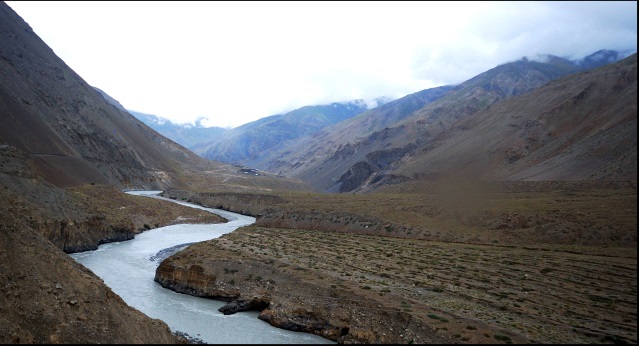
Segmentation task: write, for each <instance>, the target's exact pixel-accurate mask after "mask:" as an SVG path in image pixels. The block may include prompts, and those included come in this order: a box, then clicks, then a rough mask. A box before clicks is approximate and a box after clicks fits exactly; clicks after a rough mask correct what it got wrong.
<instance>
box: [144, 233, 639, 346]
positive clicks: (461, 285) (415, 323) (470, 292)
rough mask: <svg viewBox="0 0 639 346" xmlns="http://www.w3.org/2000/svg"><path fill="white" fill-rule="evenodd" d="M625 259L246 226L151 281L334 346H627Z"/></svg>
mask: <svg viewBox="0 0 639 346" xmlns="http://www.w3.org/2000/svg"><path fill="white" fill-rule="evenodd" d="M309 249H312V251H308V250H309ZM630 252H631V251H630V250H629V251H627V252H626V253H624V252H619V253H616V254H615V255H614V256H592V255H588V254H579V253H571V252H568V251H560V250H557V249H555V250H552V249H543V248H524V247H512V246H511V247H505V246H486V245H470V244H452V243H439V242H424V241H415V240H407V239H397V238H382V237H377V236H364V235H353V234H343V233H335V232H320V231H302V230H285V229H273V228H263V227H258V226H251V227H244V228H241V229H238V230H236V231H234V232H233V233H232V234H227V235H225V236H223V237H221V238H219V239H214V240H211V241H206V242H203V243H199V244H194V245H192V246H191V247H189V248H187V249H186V250H183V251H181V252H179V253H177V254H175V255H173V256H171V257H169V258H168V259H166V260H165V261H163V262H162V263H161V265H160V267H158V269H157V271H156V276H155V280H156V281H158V282H160V283H161V284H162V285H163V286H164V287H167V288H171V289H173V290H175V291H177V292H182V293H187V294H191V295H196V296H202V297H209V298H213V299H220V300H224V301H229V302H232V304H230V307H231V308H237V307H239V308H240V309H242V308H253V309H258V310H261V313H260V315H259V316H260V318H261V319H263V320H265V321H268V322H269V323H271V324H273V325H275V326H278V327H280V328H286V329H290V330H298V331H305V332H309V333H315V334H317V335H321V336H324V337H326V338H329V339H331V340H334V341H337V342H339V343H409V342H414V343H511V342H512V343H531V342H532V343H550V344H552V343H593V342H594V343H602V342H603V343H605V342H608V341H617V342H628V343H633V342H635V341H636V325H634V324H633V323H634V321H635V319H636V294H635V292H636V291H635V290H636V257H634V258H633V257H632V254H630ZM611 267H612V268H615V270H614V271H610V270H609V268H611Z"/></svg>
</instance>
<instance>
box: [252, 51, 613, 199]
mask: <svg viewBox="0 0 639 346" xmlns="http://www.w3.org/2000/svg"><path fill="white" fill-rule="evenodd" d="M593 56H598V57H600V58H598V59H594V58H590V57H587V58H585V59H584V60H582V61H570V60H567V59H563V58H559V57H555V56H546V57H545V61H544V62H540V61H533V60H529V59H526V58H523V59H521V60H518V61H515V62H512V63H507V64H503V65H500V66H497V67H495V68H493V69H491V70H489V71H486V72H484V73H482V74H480V75H478V76H476V77H474V78H472V79H470V80H468V81H466V82H464V83H462V84H460V85H458V86H456V87H454V88H452V89H451V90H449V91H447V92H446V94H445V95H444V96H442V97H441V98H438V99H435V100H433V101H432V102H428V103H426V104H424V105H423V106H421V107H419V108H417V109H414V110H409V114H406V115H405V116H403V117H401V119H397V121H396V122H394V123H387V124H386V127H383V128H376V129H375V131H374V132H371V131H370V130H369V128H367V127H362V126H361V125H360V124H362V123H366V121H363V120H364V119H366V120H367V121H368V122H374V121H375V119H376V118H378V117H379V115H378V114H375V113H373V112H368V113H365V114H362V115H361V116H360V117H358V118H361V119H359V121H360V123H359V124H353V125H352V126H351V123H347V122H344V123H340V124H337V125H334V126H332V127H328V128H326V129H324V130H323V131H321V132H320V133H318V134H316V135H315V136H313V137H312V138H309V139H306V140H303V141H300V142H297V143H295V145H293V146H290V147H287V148H286V149H285V150H282V151H280V152H279V153H278V156H277V157H271V160H270V163H269V164H268V165H266V166H265V167H263V168H264V169H266V170H270V171H273V172H278V173H280V174H285V175H291V176H295V177H298V178H300V179H303V180H305V181H307V182H308V183H310V184H312V185H313V186H314V187H315V188H317V189H318V190H321V191H327V192H348V191H357V190H359V189H362V188H364V187H365V186H366V185H368V184H371V183H379V182H380V181H382V180H383V182H384V184H387V183H397V182H401V181H406V180H411V179H413V178H414V177H413V176H407V175H405V174H396V173H393V172H394V171H395V170H398V171H399V167H400V166H401V165H402V164H403V162H404V161H402V159H403V158H406V160H408V157H414V156H415V154H414V153H417V152H420V151H423V150H424V148H428V147H429V146H431V145H433V143H432V141H434V140H435V138H437V137H438V136H445V135H446V133H447V131H449V130H451V129H452V128H457V127H456V126H457V124H458V123H460V122H461V121H462V120H463V119H466V118H473V117H474V116H475V114H476V113H477V112H479V111H483V110H486V111H491V108H492V105H496V104H498V103H499V102H500V101H503V100H506V99H509V98H512V97H515V96H518V95H522V94H525V93H528V92H530V91H531V90H534V89H537V88H539V87H542V86H544V85H546V84H547V83H548V82H549V81H551V80H554V79H557V78H559V77H562V76H566V75H569V74H572V73H576V72H578V71H583V70H584V69H586V68H587V67H588V68H589V67H592V66H595V62H596V61H598V62H599V64H600V65H603V64H605V63H607V62H608V61H609V60H610V59H615V58H617V57H618V56H619V55H618V54H617V53H614V52H610V51H600V52H597V53H595V54H593ZM602 57H606V58H602ZM584 62H586V63H584ZM413 96H414V95H409V96H407V97H405V98H402V99H399V100H396V101H394V102H392V103H389V104H388V105H386V106H388V107H389V108H390V107H401V106H403V105H405V103H406V102H408V101H409V100H410V98H411V97H413ZM448 155H450V157H455V156H456V155H457V154H456V152H455V150H452V149H451V151H449V152H448ZM424 165H429V163H428V162H425V163H424ZM429 167H431V170H435V171H437V168H435V167H437V166H435V165H430V166H429ZM260 168H262V167H260ZM414 173H417V174H418V176H423V174H422V173H423V172H414ZM440 173H441V172H440ZM419 174H422V175H419ZM511 178H513V179H514V178H515V177H514V176H513V177H511Z"/></svg>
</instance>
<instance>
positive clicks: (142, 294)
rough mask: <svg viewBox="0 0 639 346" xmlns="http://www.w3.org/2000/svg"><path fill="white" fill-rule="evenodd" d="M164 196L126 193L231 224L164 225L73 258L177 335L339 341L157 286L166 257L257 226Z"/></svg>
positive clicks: (221, 340)
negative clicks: (195, 210) (226, 312)
mask: <svg viewBox="0 0 639 346" xmlns="http://www.w3.org/2000/svg"><path fill="white" fill-rule="evenodd" d="M160 192H161V191H129V192H127V193H130V194H135V195H142V196H148V197H153V198H160V199H165V200H168V201H171V202H174V203H178V204H182V205H185V206H189V207H193V208H198V209H202V210H206V211H209V212H212V213H215V214H218V215H220V216H222V217H224V218H226V219H227V220H229V222H227V223H222V224H204V225H202V224H200V225H197V224H181V225H172V226H166V227H160V228H156V229H152V230H148V231H145V232H142V233H141V234H138V235H136V236H135V238H134V239H132V240H128V241H123V242H115V243H108V244H102V245H100V246H99V247H98V249H97V250H95V251H86V252H80V253H75V254H71V255H70V256H71V257H72V258H74V259H75V260H76V261H78V262H79V263H81V264H82V265H84V266H85V267H87V268H89V269H90V270H92V271H93V272H94V273H95V274H96V275H97V276H99V277H100V278H101V279H102V280H104V283H105V284H106V285H107V286H109V287H110V288H111V289H112V290H113V292H115V293H116V294H118V295H119V296H120V297H122V299H123V300H124V301H125V302H126V303H127V304H129V305H130V306H132V307H134V308H136V309H138V310H140V311H141V312H143V313H144V314H146V315H147V316H149V317H152V318H157V319H160V320H162V321H164V322H166V323H167V324H168V325H169V327H170V328H171V330H172V331H174V332H175V331H180V332H185V333H187V334H189V335H190V336H191V337H196V338H199V339H201V340H202V341H204V342H206V343H215V344H229V343H233V344H262V343H269V344H320V343H321V344H326V343H334V342H332V341H330V340H328V339H325V338H322V337H320V336H317V335H312V334H307V333H300V332H292V331H287V330H283V329H279V328H275V327H273V326H271V325H270V324H268V323H267V322H265V321H262V320H260V319H258V318H257V316H258V314H259V313H258V312H255V311H250V312H240V313H236V314H233V315H224V314H222V313H221V312H219V311H218V308H220V307H221V306H223V305H224V304H225V303H224V302H222V301H217V300H212V299H206V298H200V297H193V296H190V295H186V294H182V293H176V292H173V291H171V290H169V289H166V288H163V287H162V286H161V285H160V284H158V283H157V282H155V281H154V280H153V279H154V277H155V270H156V268H157V267H158V265H159V264H160V262H161V260H162V259H163V258H165V257H166V256H167V255H169V254H171V253H173V252H175V251H176V250H177V251H179V250H180V249H183V248H184V246H186V245H188V244H189V243H194V242H201V241H205V240H209V239H214V238H217V237H220V236H222V235H224V234H226V233H229V232H232V231H233V230H235V229H236V228H238V227H242V226H246V225H250V224H252V223H254V222H255V218H253V217H250V216H245V215H240V214H236V213H231V212H228V211H224V210H219V209H211V208H204V207H201V206H198V205H195V204H191V203H186V202H182V201H175V200H172V199H168V198H164V197H161V196H158V194H159V193H160ZM181 245H184V246H181ZM171 248H173V249H171Z"/></svg>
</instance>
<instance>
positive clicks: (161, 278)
mask: <svg viewBox="0 0 639 346" xmlns="http://www.w3.org/2000/svg"><path fill="white" fill-rule="evenodd" d="M251 229H252V228H242V229H238V230H236V231H234V232H233V233H231V234H228V235H225V236H223V237H222V238H218V239H214V240H211V241H207V242H203V243H199V244H194V245H191V246H190V247H189V248H187V249H185V250H183V251H181V252H179V253H177V254H175V255H173V256H171V257H169V258H167V259H166V260H164V261H163V262H162V263H161V264H160V266H159V267H158V269H157V270H156V275H155V281H157V282H159V283H160V284H161V285H162V286H163V287H166V288H169V289H172V290H174V291H176V292H180V293H185V294H190V295H194V296H198V297H206V298H211V299H218V300H223V301H227V302H228V304H227V305H226V306H224V307H222V308H220V311H221V312H223V313H224V314H231V313H235V312H239V311H246V310H258V311H260V314H259V318H260V319H262V320H264V321H267V322H269V323H270V324H271V325H273V326H276V327H279V328H283V329H287V330H293V331H300V332H307V333H312V334H316V335H320V336H322V337H325V338H327V339H330V340H333V341H336V342H338V343H454V342H456V340H455V338H454V337H453V336H452V335H453V334H454V333H453V331H455V330H463V329H464V328H465V327H466V326H467V325H468V321H467V320H465V319H459V318H458V319H456V320H453V319H450V320H449V321H448V320H447V321H446V322H447V323H446V327H445V326H442V325H441V324H440V322H441V321H436V322H437V323H433V322H431V321H429V320H430V318H429V317H428V316H427V315H426V314H425V313H423V312H426V311H433V310H432V309H420V313H417V314H415V313H412V312H411V311H408V310H407V309H402V307H401V304H402V302H403V301H404V300H403V298H402V297H400V296H395V295H393V294H390V293H381V294H380V292H379V291H377V290H371V289H370V288H371V287H366V286H364V287H362V286H361V285H359V284H358V283H357V282H356V281H351V280H341V279H337V280H336V274H337V273H331V272H330V270H329V271H326V270H318V269H319V268H315V267H314V265H313V264H311V265H300V264H299V263H291V262H290V261H287V260H285V259H277V258H276V257H273V256H262V254H261V253H256V252H253V251H250V250H245V249H244V250H245V251H242V250H239V249H237V248H238V247H239V248H241V244H242V243H241V239H246V238H247V237H251ZM236 246H237V247H236ZM320 258H321V257H318V263H321V262H322V260H321V259H320ZM353 264H355V263H353ZM325 269H326V268H325ZM404 303H405V302H404ZM441 314H442V313H441V312H437V316H442V315H441ZM442 319H444V317H442ZM472 324H473V326H478V327H479V328H477V327H473V328H474V330H467V331H466V333H465V335H466V337H467V338H468V340H482V341H484V342H485V336H483V334H482V333H485V332H486V330H490V331H491V332H493V333H494V332H495V328H490V327H487V326H486V325H485V324H483V323H481V322H479V323H477V322H472ZM449 330H450V331H449ZM480 331H481V332H482V333H480ZM491 337H492V333H491ZM471 338H472V339H471ZM511 339H512V340H518V341H524V340H525V338H522V337H518V336H517V335H513V336H511V337H509V340H511Z"/></svg>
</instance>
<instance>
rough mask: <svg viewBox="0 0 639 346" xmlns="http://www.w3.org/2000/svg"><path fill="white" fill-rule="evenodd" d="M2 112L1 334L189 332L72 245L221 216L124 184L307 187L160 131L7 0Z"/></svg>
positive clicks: (25, 338) (19, 337) (73, 337)
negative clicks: (131, 297)
mask: <svg viewBox="0 0 639 346" xmlns="http://www.w3.org/2000/svg"><path fill="white" fill-rule="evenodd" d="M111 102H113V101H111ZM115 102H117V101H115ZM0 122H2V126H0V281H1V282H2V287H0V296H2V299H0V310H1V311H2V314H1V315H2V317H0V342H2V343H125V344H126V343H176V342H180V341H181V340H182V339H179V338H177V337H175V336H174V335H173V334H172V333H171V331H170V330H169V328H168V326H167V325H166V324H165V323H164V322H162V321H159V320H154V319H151V318H149V317H148V316H146V315H144V314H142V313H140V312H139V311H137V310H135V309H133V308H131V307H129V306H128V305H127V304H126V303H125V302H124V301H123V300H122V299H120V297H118V296H117V295H116V294H114V293H113V292H112V291H111V290H110V289H109V288H108V287H107V286H106V285H104V283H103V282H102V280H100V279H99V278H98V277H97V276H95V275H94V274H93V273H91V272H90V271H88V270H86V269H84V268H83V267H82V266H80V265H78V264H77V263H76V262H75V261H74V260H73V259H71V258H70V257H69V256H67V255H66V254H65V252H76V251H84V250H89V249H95V248H97V246H98V244H101V243H105V242H112V241H121V240H127V239H132V238H133V237H134V236H135V234H137V233H140V232H142V231H144V230H146V229H149V228H154V227H159V226H164V225H168V224H173V223H177V222H184V221H180V220H184V219H189V220H190V221H191V222H196V223H197V222H221V221H222V219H221V218H219V217H217V216H214V215H212V214H210V213H205V212H198V211H196V212H194V210H195V209H192V208H186V207H184V208H183V207H181V206H176V205H175V204H173V203H170V202H165V201H148V199H146V198H141V197H138V196H130V195H127V194H125V193H123V192H122V189H123V188H135V189H164V188H167V187H174V188H175V187H180V186H186V185H188V186H190V187H191V188H195V189H197V188H198V187H202V186H211V185H215V184H220V183H221V182H225V188H227V189H229V190H231V191H246V190H255V189H261V190H268V189H271V188H281V187H287V188H291V187H293V188H295V187H301V188H303V184H301V183H300V182H299V181H295V180H291V179H285V178H283V177H276V176H274V175H267V174H258V175H252V176H250V177H249V176H247V175H246V174H244V173H243V172H241V171H240V170H239V168H238V167H234V166H232V165H228V164H222V163H219V162H214V161H209V160H206V159H204V158H201V157H199V156H197V155H196V154H194V153H192V152H190V151H189V150H187V149H186V148H184V147H182V146H180V145H178V144H177V143H175V142H173V141H171V140H169V139H167V138H165V137H164V136H162V135H160V134H158V133H157V132H156V131H154V130H153V129H151V128H150V127H148V126H147V125H145V124H144V123H142V122H141V121H139V120H137V119H135V118H134V117H133V116H132V115H131V114H129V113H128V112H126V111H124V110H123V109H122V107H116V106H114V105H113V104H111V103H109V102H108V101H107V100H106V99H105V98H104V97H103V96H102V95H101V94H100V92H99V91H97V90H95V89H94V88H92V87H91V86H89V85H88V84H87V83H86V82H85V81H84V80H83V79H82V78H81V77H80V76H79V75H77V74H76V73H75V72H74V71H73V70H72V69H71V68H69V66H67V65H66V64H65V63H64V62H63V61H62V60H61V59H60V58H58V57H57V56H56V55H55V54H54V52H53V51H52V50H51V49H50V48H49V47H48V46H47V45H46V44H45V43H44V42H43V41H42V40H41V39H40V38H39V37H38V36H37V35H36V33H34V32H33V30H32V29H31V27H30V26H29V25H28V24H27V23H25V22H24V21H23V20H22V18H20V16H18V15H17V14H16V13H15V12H14V11H13V10H12V9H11V8H10V7H9V6H8V5H7V4H6V3H4V2H0ZM158 202H159V203H158ZM167 205H170V208H169V207H167ZM116 206H117V208H116ZM176 207H177V208H176Z"/></svg>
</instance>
